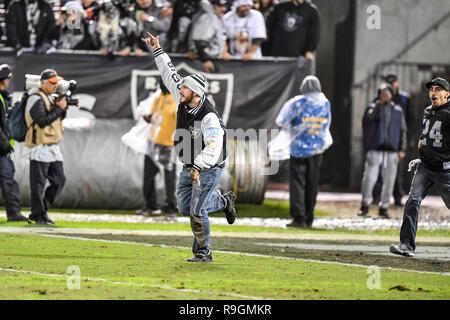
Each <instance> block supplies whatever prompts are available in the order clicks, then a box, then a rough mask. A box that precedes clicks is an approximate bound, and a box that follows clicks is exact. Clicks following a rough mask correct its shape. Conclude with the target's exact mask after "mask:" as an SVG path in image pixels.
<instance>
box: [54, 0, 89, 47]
mask: <svg viewBox="0 0 450 320" xmlns="http://www.w3.org/2000/svg"><path fill="white" fill-rule="evenodd" d="M84 14H85V11H84V10H83V7H82V5H81V3H79V2H78V1H69V2H67V3H66V4H65V6H64V9H63V10H62V11H61V12H60V13H59V18H58V20H57V21H56V25H57V29H58V33H59V39H58V44H57V48H58V49H73V50H95V49H96V46H95V44H94V39H93V38H94V37H95V29H94V28H95V26H94V24H89V22H88V21H87V20H85V18H84Z"/></svg>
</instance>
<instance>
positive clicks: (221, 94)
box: [130, 61, 234, 125]
mask: <svg viewBox="0 0 450 320" xmlns="http://www.w3.org/2000/svg"><path fill="white" fill-rule="evenodd" d="M173 62H174V61H173ZM174 64H175V62H174ZM176 69H177V72H178V73H179V74H180V76H182V77H185V76H187V75H189V74H198V73H203V74H204V75H205V77H206V79H207V80H208V81H207V83H206V97H207V98H208V100H209V101H210V102H211V104H212V105H213V106H214V107H215V108H216V109H217V112H219V114H220V115H221V118H222V120H223V123H224V124H225V125H226V124H227V121H228V119H229V117H230V111H231V103H232V101H233V88H234V75H233V74H232V73H206V72H204V71H203V70H197V69H194V68H192V67H190V66H189V65H188V64H187V63H185V62H182V63H180V64H178V65H176ZM160 76H161V75H160V73H159V71H158V70H137V69H134V70H132V72H131V83H130V96H131V108H132V111H133V116H134V119H135V120H137V119H138V117H139V115H138V114H137V107H138V105H139V102H141V101H142V100H144V99H146V98H147V97H148V96H149V95H151V94H153V93H154V92H155V91H157V90H158V89H159V83H158V81H159V79H160Z"/></svg>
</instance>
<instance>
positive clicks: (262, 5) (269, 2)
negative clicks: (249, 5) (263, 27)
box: [254, 0, 278, 20]
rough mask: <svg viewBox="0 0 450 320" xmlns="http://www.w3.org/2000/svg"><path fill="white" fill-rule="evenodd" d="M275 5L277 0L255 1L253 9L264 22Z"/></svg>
mask: <svg viewBox="0 0 450 320" xmlns="http://www.w3.org/2000/svg"><path fill="white" fill-rule="evenodd" d="M277 3H278V0H257V1H255V5H254V8H255V10H258V11H259V12H261V13H262V15H263V16H264V20H267V18H268V17H269V14H270V13H271V12H272V11H273V8H274V7H275V5H276V4H277Z"/></svg>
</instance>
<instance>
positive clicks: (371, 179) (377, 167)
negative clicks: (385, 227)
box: [357, 83, 407, 218]
mask: <svg viewBox="0 0 450 320" xmlns="http://www.w3.org/2000/svg"><path fill="white" fill-rule="evenodd" d="M393 94H394V90H393V89H392V87H391V86H390V85H389V84H387V83H383V84H382V85H381V86H380V87H379V89H378V98H377V99H376V100H375V101H374V102H372V103H371V104H370V105H369V107H368V108H367V109H366V111H365V113H364V117H363V123H362V126H363V142H364V150H365V151H366V161H365V165H364V174H363V178H362V182H361V193H362V201H361V208H360V210H359V211H358V213H357V214H358V216H361V217H364V216H366V215H367V214H368V213H369V206H370V204H371V203H372V201H373V196H372V193H373V188H374V186H375V183H376V182H377V179H378V174H379V172H380V171H381V176H382V177H383V185H382V189H381V201H380V204H379V216H380V217H382V218H389V214H388V209H389V205H390V199H391V196H392V193H393V190H394V182H395V178H396V176H397V164H398V161H399V160H401V159H402V158H403V157H404V156H405V150H406V147H407V142H406V122H405V117H404V115H403V110H402V108H401V107H400V106H399V105H396V104H395V103H394V102H392V96H393Z"/></svg>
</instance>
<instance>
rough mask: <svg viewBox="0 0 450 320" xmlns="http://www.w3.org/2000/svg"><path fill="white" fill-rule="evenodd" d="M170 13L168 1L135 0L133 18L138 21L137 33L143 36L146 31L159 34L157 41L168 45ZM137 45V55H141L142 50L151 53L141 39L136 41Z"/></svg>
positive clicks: (170, 5) (171, 11)
mask: <svg viewBox="0 0 450 320" xmlns="http://www.w3.org/2000/svg"><path fill="white" fill-rule="evenodd" d="M172 15H173V10H172V4H171V3H170V2H168V1H156V0H136V8H135V19H136V21H137V23H138V34H139V35H141V36H143V37H145V36H146V34H145V32H147V31H149V32H150V33H152V34H159V42H160V43H161V45H162V46H163V47H167V45H168V32H169V29H170V25H171V23H172ZM138 38H139V37H138ZM137 46H138V48H137V49H136V55H137V56H141V55H142V54H143V53H144V52H150V53H152V50H151V49H149V48H148V47H147V46H146V45H145V44H144V43H143V42H142V41H137Z"/></svg>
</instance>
